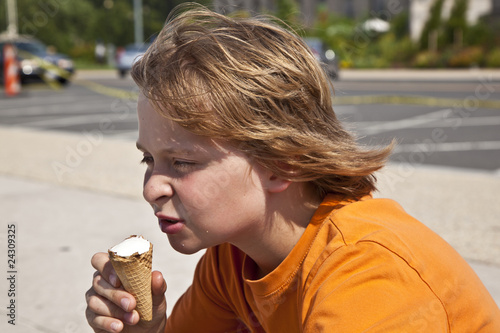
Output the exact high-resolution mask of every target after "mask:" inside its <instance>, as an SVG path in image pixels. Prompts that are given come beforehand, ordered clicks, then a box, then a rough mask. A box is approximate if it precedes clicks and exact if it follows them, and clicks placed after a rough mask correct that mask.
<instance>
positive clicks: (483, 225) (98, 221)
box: [0, 71, 500, 332]
mask: <svg viewBox="0 0 500 333" xmlns="http://www.w3.org/2000/svg"><path fill="white" fill-rule="evenodd" d="M419 73H421V72H419ZM382 74H383V73H381V72H378V73H375V74H374V72H372V71H368V72H364V74H363V71H353V72H351V73H346V74H345V75H347V76H349V75H351V76H355V77H356V78H357V79H358V78H360V77H361V78H362V77H363V75H365V77H370V76H371V75H382ZM446 74H447V75H451V76H452V77H455V76H461V77H467V75H469V76H471V74H470V73H469V74H468V73H466V72H447V73H446ZM389 75H393V79H398V78H402V77H408V76H409V75H411V71H410V72H404V71H400V72H399V74H394V73H393V72H391V73H389V74H386V75H385V76H384V77H388V76H389ZM398 75H399V76H398ZM415 75H417V74H415ZM418 75H421V74H418ZM441 75H442V77H446V75H445V74H441V72H436V79H439V78H440V77H441ZM494 75H498V73H497V72H495V74H494ZM344 78H345V77H344ZM417 79H418V78H417ZM426 79H427V80H428V79H429V74H427V75H426ZM471 80H472V79H471ZM0 152H1V155H0V156H1V162H0V211H1V212H2V218H1V220H2V223H1V225H0V228H1V229H0V239H1V240H2V242H1V243H2V244H4V245H2V249H0V258H3V259H2V261H3V270H4V277H2V278H0V281H1V282H0V295H1V296H0V314H1V318H2V319H1V321H0V331H2V332H90V331H91V330H90V329H89V327H88V326H87V324H86V320H85V317H84V310H85V299H84V294H85V291H86V290H87V289H88V288H89V287H90V283H91V280H92V273H93V268H92V267H91V265H90V258H91V257H92V255H93V254H94V253H95V252H98V251H106V250H107V249H108V248H109V247H111V246H113V245H115V244H116V243H118V242H120V241H121V240H122V239H123V238H125V237H127V236H128V235H131V234H142V235H144V236H145V237H146V238H148V239H149V240H150V241H151V242H152V243H153V244H154V257H153V269H157V270H160V271H162V272H163V273H164V275H165V277H166V280H167V284H168V290H167V300H168V302H169V309H171V308H172V306H173V303H174V302H175V300H176V299H177V298H178V297H179V296H180V295H181V294H182V292H183V291H184V290H185V289H186V288H187V286H188V285H189V284H190V280H191V278H192V274H193V271H194V267H195V265H196V262H197V260H198V258H199V257H200V255H201V253H198V254H195V255H191V256H185V255H181V254H179V253H176V252H175V251H173V250H172V249H171V248H170V247H169V245H168V241H167V240H166V238H165V237H164V235H163V234H162V233H161V232H159V230H158V227H157V225H156V222H155V217H154V216H153V214H152V213H151V209H150V208H149V207H148V206H147V204H146V203H145V202H144V200H143V199H142V197H141V185H142V184H141V183H142V174H143V166H141V165H140V164H139V160H140V158H141V155H140V153H139V152H138V151H137V150H136V148H135V144H134V142H133V141H131V140H128V139H123V138H122V139H120V138H113V137H105V136H103V135H102V133H99V131H93V132H86V133H67V132H54V131H43V130H36V129H26V128H22V127H5V126H0ZM378 178H379V184H380V191H379V192H378V193H376V196H377V197H389V198H393V199H395V200H397V201H398V202H399V203H401V205H402V206H403V207H404V208H405V209H406V210H407V211H408V212H409V213H410V214H411V215H413V216H415V217H416V218H418V219H419V220H421V221H422V222H423V223H425V224H426V225H428V226H429V227H430V228H431V229H433V230H435V231H436V232H437V233H438V234H439V235H441V236H442V237H443V238H444V239H445V240H447V241H448V242H449V243H450V244H451V245H452V246H453V247H454V248H455V249H456V250H457V251H458V252H459V253H460V254H461V255H462V256H463V257H464V258H465V259H466V260H467V261H468V262H469V263H470V264H471V266H472V267H473V268H474V270H475V271H476V272H477V274H478V276H479V277H480V278H481V279H482V281H483V282H484V284H485V285H486V287H487V288H488V290H489V291H490V292H491V294H492V296H493V297H494V299H495V300H496V302H497V304H500V284H499V283H498V281H500V241H499V240H500V220H499V218H498V216H500V205H499V202H498V195H497V191H498V188H499V186H500V174H499V173H498V172H487V171H478V170H468V169H458V168H443V167H432V166H422V165H419V164H416V163H414V164H390V165H388V166H387V167H386V168H385V169H384V170H383V171H382V172H380V173H379V174H378ZM8 250H11V251H8ZM9 256H10V257H9ZM12 304H14V307H12ZM9 307H10V308H9ZM12 313H13V314H14V315H13V317H12V316H9V315H11V314H12ZM11 318H12V319H13V320H14V322H15V324H16V325H15V326H14V325H11V324H9V322H8V321H9V320H12V319H11Z"/></svg>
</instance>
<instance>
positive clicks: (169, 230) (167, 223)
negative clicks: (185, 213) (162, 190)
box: [155, 212, 184, 235]
mask: <svg viewBox="0 0 500 333" xmlns="http://www.w3.org/2000/svg"><path fill="white" fill-rule="evenodd" d="M155 215H156V217H157V218H158V224H159V226H160V229H161V231H162V232H164V233H166V234H169V235H173V234H176V233H178V232H179V231H181V229H182V228H183V227H184V223H183V222H184V221H183V220H182V219H178V218H174V217H171V216H165V215H163V214H161V213H159V212H158V213H156V214H155Z"/></svg>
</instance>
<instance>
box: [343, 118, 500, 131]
mask: <svg viewBox="0 0 500 333" xmlns="http://www.w3.org/2000/svg"><path fill="white" fill-rule="evenodd" d="M389 123H392V122H389ZM384 124H387V122H382V121H376V122H375V121H364V122H352V125H353V127H354V128H358V129H359V131H361V132H363V133H364V134H367V133H365V128H368V129H371V128H375V129H377V128H379V129H381V128H383V125H384ZM497 125H500V116H496V117H468V118H458V117H454V118H446V119H429V121H428V122H424V121H422V122H421V123H414V124H413V125H412V126H411V128H434V127H462V126H464V127H473V126H497ZM394 127H395V126H386V127H385V128H392V129H400V128H405V127H397V128H394ZM392 129H391V130H392ZM379 133H381V132H379ZM370 134H371V133H370Z"/></svg>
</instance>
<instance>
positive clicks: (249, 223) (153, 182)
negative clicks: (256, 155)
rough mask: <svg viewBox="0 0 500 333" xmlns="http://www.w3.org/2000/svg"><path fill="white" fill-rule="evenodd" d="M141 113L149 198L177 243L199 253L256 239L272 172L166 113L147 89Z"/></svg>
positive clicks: (262, 227) (262, 223) (141, 146)
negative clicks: (159, 109)
mask: <svg viewBox="0 0 500 333" xmlns="http://www.w3.org/2000/svg"><path fill="white" fill-rule="evenodd" d="M138 114H139V140H138V142H137V145H138V147H139V149H140V150H141V151H142V152H143V153H144V162H145V163H146V165H147V170H146V174H145V177H144V193H143V194H144V198H145V199H146V201H148V202H149V203H150V204H151V206H152V208H153V210H154V212H155V215H156V216H157V217H158V222H159V226H160V229H161V230H162V231H163V232H165V233H166V234H167V235H168V238H169V241H170V244H171V245H172V247H173V248H174V249H175V250H177V251H179V252H182V253H195V252H197V251H198V250H200V249H204V248H207V247H210V246H214V245H217V244H221V243H224V242H229V243H232V244H234V245H236V246H238V247H240V246H248V245H249V244H250V243H252V242H255V239H258V237H259V233H262V232H263V231H264V230H265V223H266V214H265V212H266V196H267V191H266V190H265V188H264V185H263V184H264V183H265V181H263V180H264V179H265V177H269V176H270V172H269V171H267V170H265V169H263V168H262V167H260V166H259V165H257V164H254V163H251V161H250V160H249V159H248V158H247V157H246V156H245V155H244V154H242V153H241V152H239V151H238V150H237V149H235V148H234V147H232V146H230V145H229V144H227V143H224V142H220V141H216V140H213V139H210V138H206V137H201V136H198V135H195V134H193V133H191V132H189V131H187V130H185V129H183V128H182V127H181V126H179V125H178V124H176V123H174V122H172V121H170V120H168V119H166V118H164V117H162V116H161V115H159V114H158V113H157V112H156V111H155V110H154V109H153V107H152V106H151V104H150V103H149V101H148V100H147V98H146V97H144V96H142V95H141V96H140V97H139V103H138ZM256 237H257V238H256ZM240 248H241V247H240Z"/></svg>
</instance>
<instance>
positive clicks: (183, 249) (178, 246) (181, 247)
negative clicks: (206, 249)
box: [169, 237, 202, 254]
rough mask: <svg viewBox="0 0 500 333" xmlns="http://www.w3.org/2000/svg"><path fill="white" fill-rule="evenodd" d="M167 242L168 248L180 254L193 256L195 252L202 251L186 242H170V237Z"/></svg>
mask: <svg viewBox="0 0 500 333" xmlns="http://www.w3.org/2000/svg"><path fill="white" fill-rule="evenodd" d="M169 242H170V246H172V248H173V249H174V250H175V251H177V252H179V253H182V254H195V253H196V252H198V251H200V250H202V248H200V247H197V246H193V245H192V244H189V243H187V242H178V241H175V240H171V239H170V237H169Z"/></svg>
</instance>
